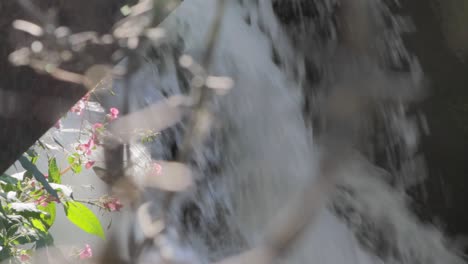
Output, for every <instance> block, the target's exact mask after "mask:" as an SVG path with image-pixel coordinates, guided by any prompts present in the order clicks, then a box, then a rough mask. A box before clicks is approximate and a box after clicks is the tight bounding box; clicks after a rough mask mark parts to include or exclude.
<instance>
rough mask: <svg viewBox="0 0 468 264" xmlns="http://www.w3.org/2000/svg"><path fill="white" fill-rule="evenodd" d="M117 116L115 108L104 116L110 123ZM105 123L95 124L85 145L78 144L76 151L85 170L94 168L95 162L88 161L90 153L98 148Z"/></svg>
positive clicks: (117, 111) (117, 112)
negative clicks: (82, 159)
mask: <svg viewBox="0 0 468 264" xmlns="http://www.w3.org/2000/svg"><path fill="white" fill-rule="evenodd" d="M118 116H119V110H118V109H117V108H114V107H113V108H110V109H109V114H107V115H106V117H107V119H108V120H109V121H112V120H114V119H116V118H118ZM106 124H107V123H104V124H103V123H95V124H94V125H93V126H92V128H91V131H90V137H89V139H88V141H87V142H86V143H82V144H79V145H78V147H77V150H78V151H79V152H81V156H82V157H83V158H84V160H86V163H85V168H86V169H90V168H92V167H93V166H94V164H95V163H96V161H94V160H92V159H90V157H89V156H91V154H92V152H93V151H94V150H95V149H96V147H97V146H100V142H99V135H100V133H102V132H103V131H104V129H105V126H106Z"/></svg>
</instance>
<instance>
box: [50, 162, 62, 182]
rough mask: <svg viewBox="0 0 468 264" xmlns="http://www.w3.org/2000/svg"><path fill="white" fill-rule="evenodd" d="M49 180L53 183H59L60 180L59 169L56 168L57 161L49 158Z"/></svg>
mask: <svg viewBox="0 0 468 264" xmlns="http://www.w3.org/2000/svg"><path fill="white" fill-rule="evenodd" d="M49 180H50V181H51V182H53V183H61V181H62V180H61V179H60V169H59V167H58V166H57V160H56V159H55V158H51V159H50V160H49Z"/></svg>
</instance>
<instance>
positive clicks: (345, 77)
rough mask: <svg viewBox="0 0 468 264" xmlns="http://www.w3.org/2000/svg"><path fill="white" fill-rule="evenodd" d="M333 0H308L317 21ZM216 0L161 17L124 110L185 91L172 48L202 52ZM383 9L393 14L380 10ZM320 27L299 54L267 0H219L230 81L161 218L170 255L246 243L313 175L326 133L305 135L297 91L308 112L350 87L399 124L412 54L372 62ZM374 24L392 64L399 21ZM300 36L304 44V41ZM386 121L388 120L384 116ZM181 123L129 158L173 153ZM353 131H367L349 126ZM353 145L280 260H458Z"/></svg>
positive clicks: (215, 67)
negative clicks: (322, 202) (392, 66)
mask: <svg viewBox="0 0 468 264" xmlns="http://www.w3.org/2000/svg"><path fill="white" fill-rule="evenodd" d="M311 2H312V1H311ZM317 2H318V1H317ZM337 2H338V1H321V2H320V4H317V5H318V6H320V7H321V8H318V9H317V10H318V12H319V13H320V12H322V13H321V14H322V15H323V16H322V17H321V20H322V22H324V23H325V24H326V20H327V19H330V21H331V20H332V19H331V16H330V17H329V18H327V16H326V15H325V14H326V12H330V10H331V9H332V8H334V7H335V6H336V5H337ZM361 2H362V1H361ZM364 2H366V1H364ZM215 5H216V1H215V0H187V1H184V2H183V3H182V4H181V5H180V7H178V8H177V9H176V11H175V12H174V13H173V14H172V15H171V16H170V17H169V18H168V19H167V20H166V21H165V22H164V23H163V28H165V29H166V32H167V34H168V36H167V42H166V43H164V44H162V46H161V48H160V49H159V50H157V51H156V53H153V54H152V55H151V56H149V57H150V62H149V63H148V64H146V65H145V66H144V67H142V69H140V71H139V72H138V73H136V74H135V75H133V76H132V80H131V82H130V86H131V89H132V95H131V97H132V98H131V100H130V102H131V106H132V107H133V109H137V108H141V107H144V106H147V105H149V104H151V103H154V102H156V101H158V100H161V99H163V98H164V97H167V96H169V95H174V94H181V93H187V90H188V85H187V83H188V82H187V80H186V76H185V73H184V71H183V70H182V69H181V67H180V66H179V65H178V58H179V57H180V56H181V55H182V54H189V55H191V56H192V57H193V58H194V59H195V60H200V59H201V56H202V53H203V50H204V48H205V45H206V39H205V38H206V36H207V34H208V30H209V26H210V23H211V22H212V21H213V19H214V15H215V8H214V7H215ZM371 6H372V8H373V9H372V12H373V14H374V15H375V14H377V13H378V12H383V11H382V10H386V9H385V5H384V4H383V3H381V2H380V1H375V3H374V2H373V3H372V5H371ZM386 15H387V16H389V18H391V19H394V20H392V21H393V22H395V21H396V20H395V18H394V17H392V16H391V15H390V14H388V13H387V14H386ZM373 19H375V18H373ZM372 22H373V23H377V22H378V23H380V22H381V21H379V20H375V21H374V20H372ZM395 23H396V22H395ZM328 26H329V30H328V31H329V38H328V39H327V40H326V41H324V40H323V39H322V40H321V43H320V41H319V40H318V39H316V37H317V35H313V34H314V33H313V32H308V33H309V34H312V35H311V36H305V37H304V39H308V41H309V42H303V43H309V44H310V45H311V46H310V48H311V49H312V48H316V49H317V52H310V54H312V55H308V56H307V58H306V59H303V55H304V54H303V53H304V51H302V53H301V52H296V51H295V47H294V46H295V45H293V44H292V43H291V42H290V40H289V38H288V36H287V35H288V34H287V33H286V32H285V31H284V28H283V27H282V26H281V24H280V22H279V21H278V20H277V17H276V15H275V13H274V11H273V8H272V2H271V1H269V0H259V1H229V2H228V3H227V5H226V10H225V14H224V17H223V22H222V29H221V33H220V36H219V39H218V42H217V45H216V50H215V52H214V56H213V63H212V66H211V67H210V69H209V72H210V74H213V75H225V76H230V77H231V78H233V80H234V81H235V86H234V87H233V88H232V89H231V90H230V92H229V93H228V94H227V95H224V96H222V97H218V98H215V99H214V102H213V103H212V105H211V106H210V110H212V112H213V113H214V114H215V121H214V122H213V127H212V131H211V132H210V135H209V139H208V140H207V142H205V144H204V146H202V147H197V148H196V149H195V150H194V155H193V157H192V161H193V162H192V163H193V165H194V168H195V171H196V175H197V177H198V178H197V189H196V190H192V191H189V192H186V193H183V194H180V195H178V196H177V197H176V199H175V203H173V205H172V207H171V208H170V212H171V215H170V219H171V221H172V222H171V224H172V225H173V226H174V228H176V229H177V230H179V234H178V235H179V236H180V240H181V241H182V246H181V247H182V248H184V249H185V252H184V254H185V255H184V254H182V252H177V253H176V254H179V253H180V254H182V255H181V256H183V257H185V261H187V263H197V262H202V263H203V262H211V261H218V260H220V259H222V258H224V257H226V256H229V255H231V254H236V253H239V252H242V251H243V250H246V249H249V248H251V247H253V246H255V245H256V244H257V243H259V241H260V240H261V239H262V237H263V235H264V231H265V226H266V225H267V224H268V223H269V221H270V220H271V219H272V218H274V216H275V214H276V212H277V211H279V210H280V209H281V208H282V207H283V206H285V205H286V202H287V201H288V200H289V198H290V197H292V196H293V194H294V193H295V192H297V190H300V189H301V186H302V185H304V184H305V183H306V182H307V180H308V179H310V178H314V177H317V175H318V173H319V170H318V166H319V164H318V163H319V161H318V160H319V157H320V154H321V151H320V150H321V149H323V148H324V146H323V144H322V141H321V140H322V139H321V138H323V137H327V135H320V137H318V138H319V139H315V138H317V137H314V133H313V131H314V129H311V128H310V126H309V123H310V120H311V119H312V118H313V117H312V116H309V114H311V113H308V114H304V111H303V101H304V98H307V100H309V101H310V102H315V104H314V106H315V105H319V106H318V107H316V108H314V107H312V110H311V111H312V112H314V111H316V112H315V113H312V114H313V115H314V114H315V115H320V114H322V111H323V105H324V104H327V102H330V101H327V100H326V99H321V98H322V97H321V95H322V94H330V93H332V92H333V91H340V90H345V91H346V92H351V93H357V94H360V96H361V97H363V98H364V97H365V98H366V102H369V101H370V103H371V104H373V105H374V108H372V109H378V110H380V111H382V112H384V113H385V114H386V116H390V117H391V118H388V119H385V120H384V121H383V122H384V123H385V125H386V126H392V125H393V127H396V128H398V129H400V128H401V127H402V126H400V125H394V124H397V123H398V122H400V123H401V122H402V120H403V121H405V120H406V119H405V115H404V112H405V111H404V110H401V109H404V107H405V105H404V103H403V102H404V101H405V100H406V98H407V97H408V94H411V93H412V91H408V89H412V87H413V86H417V85H416V84H415V83H417V82H418V79H417V78H416V80H415V76H416V77H417V76H418V74H419V72H418V71H417V67H416V66H414V64H412V66H411V67H410V75H409V76H407V77H405V78H400V77H398V76H396V77H395V76H390V77H389V75H388V74H387V73H386V72H384V71H381V70H379V69H375V65H374V64H372V63H368V62H367V61H366V60H364V59H362V60H361V58H360V56H364V55H362V54H361V55H358V56H357V57H358V59H357V60H355V59H354V58H352V57H353V56H349V54H345V52H344V51H343V50H342V49H340V47H339V46H340V45H339V43H338V41H337V40H336V37H335V35H336V32H335V33H333V30H334V29H333V23H331V22H329V25H328ZM381 26H382V27H383V24H382V25H381ZM384 29H385V30H386V31H385V34H386V35H385V39H384V40H385V41H386V42H385V43H384V44H385V45H386V46H385V45H381V46H379V47H378V48H377V49H376V50H378V51H380V50H379V48H380V49H383V48H387V49H388V50H387V51H385V52H386V53H388V54H393V55H394V56H393V58H395V61H396V62H395V63H399V62H398V60H399V59H398V58H400V57H401V56H402V55H401V54H403V53H402V51H404V49H402V47H400V45H401V39H400V36H399V32H398V30H397V29H395V28H393V29H392V28H388V27H387V28H384ZM312 31H313V30H312ZM316 31H318V30H316ZM376 39H377V37H376ZM311 41H312V42H311ZM376 42H377V40H376ZM301 45H302V48H304V44H301ZM301 45H299V46H301ZM296 46H298V45H296ZM396 46H398V49H397V48H395V47H396ZM392 52H393V53H392ZM272 54H275V55H274V56H272ZM336 54H338V55H336ZM405 56H408V55H407V54H405ZM272 57H276V59H272ZM364 57H365V56H364ZM307 59H309V60H310V61H313V62H314V64H315V65H316V67H318V68H320V69H321V72H322V73H323V74H322V75H323V77H322V80H321V81H320V83H319V84H312V83H310V82H308V81H307V80H306V79H307V76H306V75H307V73H306V68H305V63H306V62H305V60H307ZM278 60H279V61H281V63H278ZM356 61H357V62H356ZM363 61H364V62H363ZM363 79H364V80H363ZM306 86H310V87H309V89H312V88H313V87H312V86H315V88H316V90H317V92H314V93H312V96H311V95H310V94H311V93H310V91H309V92H304V87H306ZM342 86H344V87H345V88H343V87H342ZM348 86H349V87H351V88H348ZM122 87H123V84H120V83H117V84H116V86H115V88H114V90H115V91H116V92H117V93H118V94H123V92H122V90H123V88H122ZM311 87H312V88H311ZM346 89H347V90H346ZM345 94H349V93H345ZM323 97H324V98H326V97H327V96H323ZM361 97H360V98H361ZM369 98H370V99H369ZM388 98H391V99H392V100H394V101H397V102H399V103H397V104H392V107H391V109H393V110H392V111H388V108H385V107H383V106H382V105H381V101H385V100H387V99H388ZM115 99H116V98H115V97H114V98H111V99H109V100H115ZM105 100H107V99H105ZM353 100H354V99H353V98H352V97H349V98H348V97H346V98H345V100H344V101H342V102H341V104H342V105H340V104H339V105H338V109H339V108H340V107H342V108H343V109H347V108H346V105H347V104H353V103H354V101H353ZM310 102H309V103H310ZM357 102H360V101H357ZM103 103H104V104H109V102H107V103H106V102H103ZM113 104H114V105H115V102H114V103H113ZM382 109H384V110H382ZM395 109H397V110H399V109H400V110H401V111H395ZM343 111H347V110H343ZM360 114H361V113H360ZM355 118H356V116H355V115H353V114H352V113H351V114H350V115H349V116H347V119H346V120H345V121H346V122H351V123H355V120H354V119H355ZM388 120H397V121H395V122H393V123H390V121H388ZM356 122H358V121H356ZM405 122H406V121H405ZM184 127H185V126H184V123H182V124H179V125H177V126H175V127H173V128H170V129H167V130H165V131H163V132H162V134H161V135H160V136H159V137H158V138H157V139H156V140H155V141H154V142H152V143H151V144H149V145H147V146H145V147H141V146H136V147H135V148H136V149H137V150H135V151H134V153H133V155H132V157H133V158H134V159H135V160H136V161H141V162H144V160H147V159H148V157H149V154H146V152H148V153H150V154H151V158H152V159H165V160H173V159H175V157H176V155H177V149H178V147H180V145H181V144H182V142H181V139H182V135H183V132H184ZM410 127H411V126H410ZM315 130H318V129H315ZM324 131H326V130H324ZM332 132H338V134H339V135H341V136H342V135H343V134H345V136H344V137H345V138H348V135H347V134H348V133H350V134H351V132H352V131H332ZM325 133H326V132H325ZM391 133H394V135H392V136H394V137H395V138H402V139H407V141H401V142H400V144H403V145H404V147H405V148H407V147H408V146H409V145H411V144H414V142H415V140H414V137H411V136H413V135H415V132H414V131H412V130H410V132H408V131H404V132H398V130H397V129H394V130H391ZM357 136H358V137H359V136H360V137H365V136H366V135H360V134H359V133H358V135H357ZM349 137H351V136H349ZM332 139H333V137H332ZM412 139H413V140H412ZM144 148H147V150H144ZM358 150H362V148H360V147H358V149H357V150H356V152H355V153H356V154H354V155H353V156H352V158H351V159H348V160H346V161H344V160H343V161H337V162H338V163H343V164H341V165H342V166H341V169H340V170H339V171H338V173H339V174H340V179H343V180H342V182H340V184H339V185H340V188H339V190H338V191H337V192H336V194H335V195H334V199H333V203H332V205H330V207H328V208H325V207H324V208H323V210H322V211H321V213H320V215H319V217H318V219H317V221H316V222H315V223H314V224H312V225H310V226H309V227H308V228H307V230H305V231H304V234H303V235H302V236H301V238H300V240H299V241H297V242H296V243H295V244H294V245H293V246H292V247H291V248H292V249H291V251H290V252H288V254H287V256H284V259H282V262H284V263H330V264H332V263H333V264H339V263H347V264H350V263H356V264H358V263H359V264H368V263H411V264H413V263H425V264H427V263H462V262H463V261H462V260H461V258H460V257H458V256H457V255H456V254H455V253H453V252H452V251H450V250H449V249H448V248H447V246H446V244H445V241H444V238H443V236H442V235H441V233H440V232H439V231H437V230H436V229H434V228H430V227H424V226H422V225H421V224H420V223H419V222H418V220H417V219H416V217H414V216H413V215H412V214H411V212H410V211H409V210H408V208H407V206H406V201H405V193H404V190H402V189H394V188H392V187H391V186H390V185H389V184H388V182H386V181H385V180H386V179H387V180H388V177H387V176H386V173H385V172H384V171H383V170H382V169H379V168H378V167H377V166H375V165H374V164H372V162H370V161H368V160H367V158H368V157H366V156H365V155H359V154H357V153H358V152H357V151H358ZM146 198H147V199H148V200H150V201H151V202H153V203H154V204H155V207H158V204H157V203H158V200H157V199H156V198H154V197H152V196H151V193H150V194H148V195H147V196H146ZM181 230H182V231H181ZM151 252H152V251H151V250H149V251H148V254H147V256H146V258H144V259H145V260H146V261H147V262H148V263H154V261H155V259H154V256H155V255H154V254H151ZM189 252H190V253H189ZM153 253H154V252H153ZM187 259H188V260H187ZM146 261H143V262H144V263H147V262H146ZM183 263H186V262H183Z"/></svg>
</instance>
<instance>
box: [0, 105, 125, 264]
mask: <svg viewBox="0 0 468 264" xmlns="http://www.w3.org/2000/svg"><path fill="white" fill-rule="evenodd" d="M87 98H88V96H86V97H85V98H84V99H82V100H80V102H78V103H77V104H76V105H75V106H74V107H73V108H72V109H71V112H74V113H76V114H79V115H80V114H81V112H82V111H83V109H82V108H83V107H85V105H86V102H87ZM109 112H110V113H109V114H108V115H107V116H106V119H107V121H111V120H113V119H115V118H117V117H118V110H117V109H115V108H114V109H110V111H109ZM107 121H106V122H105V123H104V124H101V123H96V124H94V125H93V126H92V127H91V128H90V129H88V130H87V132H88V133H89V135H88V137H89V138H88V140H87V141H86V143H78V145H77V147H76V149H75V150H76V151H75V152H73V153H69V152H68V151H66V150H65V148H63V145H61V144H60V143H59V142H56V143H57V144H58V145H60V146H61V147H62V148H59V149H61V150H62V151H61V152H60V155H64V158H66V160H67V161H68V165H69V166H68V167H67V168H65V169H64V170H63V171H61V170H60V167H59V164H58V162H57V158H56V157H53V156H51V155H50V153H49V150H50V146H48V145H47V144H45V143H44V142H42V141H41V140H39V141H38V142H37V143H36V144H35V145H34V146H33V147H31V149H29V150H28V151H27V152H26V153H25V154H24V155H23V156H21V158H20V159H19V160H18V161H19V164H21V166H22V168H23V169H24V170H23V171H21V172H19V173H15V174H12V175H9V174H3V175H1V176H0V204H1V206H0V261H3V260H6V259H10V260H12V259H13V260H14V261H16V262H29V260H30V255H31V254H32V253H33V252H34V250H37V249H39V248H42V247H47V246H50V245H53V243H54V239H53V237H52V235H51V233H50V228H51V227H52V226H53V225H54V223H55V218H56V217H55V216H56V211H57V209H58V208H57V207H62V208H63V210H64V211H65V214H66V217H67V218H68V220H69V221H70V222H71V223H73V224H74V225H76V226H77V227H79V228H80V229H81V230H83V231H84V232H87V233H89V234H92V235H96V236H98V237H100V238H102V239H105V233H104V229H103V227H102V224H101V222H100V220H99V218H98V217H97V216H96V215H95V214H94V213H93V211H92V210H90V209H89V208H88V206H87V205H85V204H88V205H92V206H97V207H99V208H100V209H103V210H106V211H109V212H112V211H119V210H120V208H122V204H121V203H120V201H119V200H118V199H117V198H113V197H108V196H103V197H101V198H100V199H94V200H93V199H87V200H78V199H75V198H74V197H73V190H72V188H71V187H70V186H66V185H63V184H62V177H63V175H65V174H67V173H69V172H73V173H74V174H79V173H81V172H82V169H83V166H84V167H85V168H86V169H90V168H91V167H92V166H94V161H93V160H91V158H90V154H91V153H92V152H93V151H94V150H96V148H97V147H98V146H100V144H99V139H98V136H99V134H100V133H104V132H105V126H106V124H107ZM58 124H59V123H58ZM56 128H57V129H59V130H60V129H61V124H60V125H57V126H56ZM38 148H41V149H42V150H43V151H42V152H41V153H43V152H45V153H46V155H47V158H48V162H47V165H48V166H47V168H45V169H44V170H41V168H39V167H38V166H37V161H38V159H39V152H38V151H36V150H37V149H38ZM42 171H47V173H43V172H42ZM91 256H92V251H91V248H90V246H89V245H86V246H85V248H84V249H83V250H81V251H80V252H78V253H77V254H76V256H74V257H76V258H78V259H85V258H88V257H91ZM12 257H13V258H12Z"/></svg>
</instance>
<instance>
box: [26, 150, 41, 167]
mask: <svg viewBox="0 0 468 264" xmlns="http://www.w3.org/2000/svg"><path fill="white" fill-rule="evenodd" d="M26 153H27V154H28V156H29V157H30V158H31V163H32V164H36V162H37V160H38V159H39V154H38V153H37V152H36V151H35V150H34V149H32V148H31V149H29V150H28V151H26Z"/></svg>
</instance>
